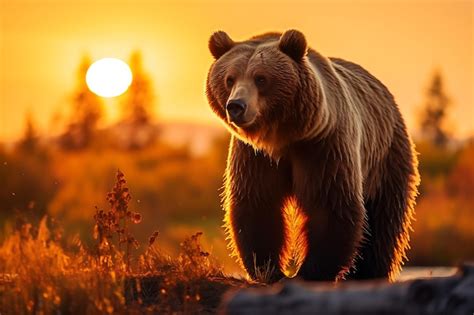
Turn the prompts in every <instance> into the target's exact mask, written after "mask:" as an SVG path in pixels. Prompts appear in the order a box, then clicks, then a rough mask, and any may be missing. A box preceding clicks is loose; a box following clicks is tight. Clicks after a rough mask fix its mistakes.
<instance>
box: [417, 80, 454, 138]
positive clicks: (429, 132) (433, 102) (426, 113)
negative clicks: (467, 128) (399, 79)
mask: <svg viewBox="0 0 474 315" xmlns="http://www.w3.org/2000/svg"><path fill="white" fill-rule="evenodd" d="M444 89H445V87H444V80H443V77H442V75H441V73H440V72H439V71H436V72H435V73H434V75H433V77H432V78H431V83H430V85H429V87H428V89H427V94H426V101H425V104H424V106H423V109H422V112H421V120H420V123H421V134H422V136H423V138H425V139H427V140H429V141H430V142H432V143H433V144H435V145H436V146H439V147H444V146H445V145H446V144H447V143H448V142H449V140H450V136H449V133H448V131H447V130H446V126H445V122H446V113H447V109H448V107H449V105H450V100H449V97H448V96H447V95H446V92H445V90H444Z"/></svg>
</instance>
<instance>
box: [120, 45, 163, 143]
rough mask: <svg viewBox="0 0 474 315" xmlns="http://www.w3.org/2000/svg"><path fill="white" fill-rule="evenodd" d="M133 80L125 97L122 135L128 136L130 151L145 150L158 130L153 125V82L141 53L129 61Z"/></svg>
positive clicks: (133, 55)
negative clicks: (144, 66)
mask: <svg viewBox="0 0 474 315" xmlns="http://www.w3.org/2000/svg"><path fill="white" fill-rule="evenodd" d="M129 65H130V68H131V70H132V74H133V80H132V83H131V84H130V87H129V88H128V90H127V92H126V93H125V94H124V96H123V102H122V119H121V122H120V125H121V130H122V134H125V135H126V137H127V138H126V139H124V140H123V142H125V147H126V148H128V149H139V148H143V147H145V146H147V145H149V144H151V143H153V142H154V140H155V138H156V129H155V128H154V126H153V124H152V120H153V118H152V117H153V113H154V110H153V108H154V94H153V90H152V84H151V80H150V78H149V76H148V74H147V73H146V71H145V70H144V69H143V61H142V56H141V54H140V52H138V51H136V52H134V53H132V55H131V56H130V61H129Z"/></svg>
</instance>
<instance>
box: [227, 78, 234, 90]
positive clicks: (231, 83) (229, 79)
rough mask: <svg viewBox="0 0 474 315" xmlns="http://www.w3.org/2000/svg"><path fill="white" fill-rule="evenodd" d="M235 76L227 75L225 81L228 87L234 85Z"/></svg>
mask: <svg viewBox="0 0 474 315" xmlns="http://www.w3.org/2000/svg"><path fill="white" fill-rule="evenodd" d="M234 81H235V80H234V78H233V77H227V79H226V80H225V83H226V84H227V87H229V88H231V87H232V86H233V85H234Z"/></svg>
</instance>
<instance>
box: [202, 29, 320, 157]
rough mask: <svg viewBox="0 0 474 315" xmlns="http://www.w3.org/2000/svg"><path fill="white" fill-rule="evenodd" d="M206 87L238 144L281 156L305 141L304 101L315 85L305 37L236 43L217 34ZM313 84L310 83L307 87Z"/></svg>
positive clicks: (290, 34) (268, 36)
mask: <svg viewBox="0 0 474 315" xmlns="http://www.w3.org/2000/svg"><path fill="white" fill-rule="evenodd" d="M209 49H210V51H211V53H212V55H213V56H214V58H215V62H214V63H213V64H212V66H211V68H210V70H209V73H208V77H207V85H206V94H207V97H208V100H209V103H210V105H211V108H212V110H213V111H214V112H215V113H216V114H217V115H218V116H219V117H220V118H221V119H222V120H223V121H224V122H225V124H226V126H227V127H228V128H229V129H230V130H231V132H232V133H233V134H234V135H236V136H237V137H238V138H239V139H241V140H243V141H244V142H246V143H249V144H251V145H253V146H254V148H256V149H261V150H264V151H266V153H268V154H269V155H274V156H277V155H279V153H280V151H281V150H282V149H284V148H285V147H286V146H287V145H288V144H289V143H291V142H292V141H295V140H297V139H298V138H301V134H302V133H303V132H304V129H306V126H305V122H306V121H307V120H308V117H307V115H308V114H309V111H308V109H307V108H303V107H302V106H303V105H304V104H303V103H304V102H302V98H304V97H305V96H304V93H307V92H308V83H309V81H314V75H313V76H312V75H311V74H310V73H311V70H310V66H309V63H308V62H307V60H306V59H307V58H306V53H307V49H308V48H307V44H306V39H305V37H304V35H303V34H302V33H301V32H299V31H296V30H290V31H287V32H285V33H284V34H278V33H267V34H264V35H260V36H256V37H253V38H251V39H249V40H247V41H243V42H235V41H233V40H232V39H231V38H230V37H229V36H228V35H227V34H226V33H225V32H222V31H219V32H216V33H214V34H213V35H212V36H211V38H210V40H209ZM309 85H311V84H309Z"/></svg>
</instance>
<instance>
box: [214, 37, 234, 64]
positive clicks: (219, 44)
mask: <svg viewBox="0 0 474 315" xmlns="http://www.w3.org/2000/svg"><path fill="white" fill-rule="evenodd" d="M234 45H235V43H234V41H233V40H232V39H231V38H230V37H229V35H227V33H226V32H223V31H217V32H215V33H214V34H212V36H211V38H209V50H210V51H211V54H212V55H213V56H214V58H216V59H219V58H220V57H221V56H222V55H223V54H225V53H226V52H228V51H229V50H230V49H231V48H232V47H234Z"/></svg>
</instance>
